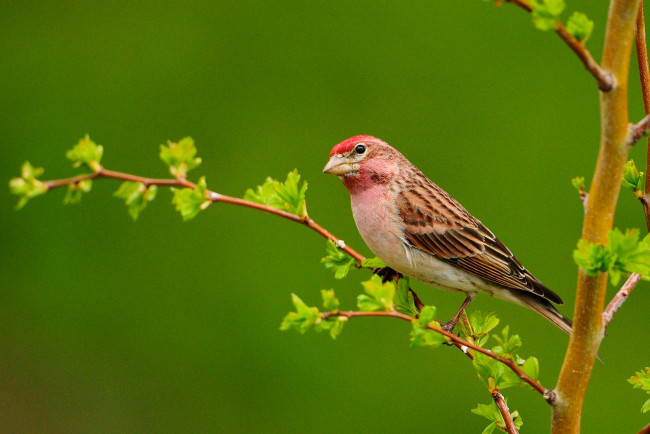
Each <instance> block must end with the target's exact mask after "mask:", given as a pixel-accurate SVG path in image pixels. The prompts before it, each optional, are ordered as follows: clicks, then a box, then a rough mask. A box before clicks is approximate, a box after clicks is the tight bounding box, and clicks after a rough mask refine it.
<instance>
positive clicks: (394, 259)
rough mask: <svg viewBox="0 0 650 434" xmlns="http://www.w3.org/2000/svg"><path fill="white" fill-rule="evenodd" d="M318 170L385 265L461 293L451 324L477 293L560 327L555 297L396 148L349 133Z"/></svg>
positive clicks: (565, 325) (564, 325) (566, 323)
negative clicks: (338, 185) (344, 198)
mask: <svg viewBox="0 0 650 434" xmlns="http://www.w3.org/2000/svg"><path fill="white" fill-rule="evenodd" d="M323 172H324V173H329V174H332V175H337V176H338V177H339V178H340V179H341V181H343V185H345V188H347V190H348V192H349V193H350V198H351V202H352V214H353V216H354V221H355V222H356V224H357V228H358V229H359V233H360V234H361V236H362V237H363V239H364V241H365V242H366V244H367V245H368V247H369V248H370V250H372V251H373V253H374V254H375V255H377V256H378V257H379V258H381V259H382V260H383V261H384V262H385V263H386V264H387V265H388V266H389V267H390V268H392V269H393V270H395V271H397V272H399V273H402V274H404V275H406V276H410V277H413V278H415V279H417V280H420V281H422V282H424V283H427V284H429V285H431V286H434V287H436V288H440V289H445V290H448V291H459V292H464V293H465V295H466V298H465V301H464V302H463V305H462V306H461V308H460V309H459V310H458V312H457V313H456V315H454V317H453V318H452V320H451V321H449V322H448V323H445V324H444V326H443V327H444V328H445V329H446V330H448V331H451V330H453V328H454V327H455V325H456V322H458V319H459V317H460V315H461V314H462V312H463V310H464V309H465V308H466V307H467V306H468V305H469V304H470V302H471V301H472V300H473V299H474V297H475V296H476V294H477V293H479V292H483V293H486V294H489V295H492V296H494V297H497V298H500V299H503V300H506V301H509V302H512V303H516V304H519V305H521V306H524V307H527V308H529V309H532V310H534V311H535V312H537V313H539V314H540V315H542V316H543V317H544V318H546V319H548V320H549V321H550V322H552V323H553V324H555V325H556V326H557V327H559V328H560V329H562V330H564V331H565V332H566V333H569V334H570V333H571V320H569V319H568V318H566V317H565V316H563V315H562V314H561V313H560V312H558V310H557V309H556V308H555V307H554V306H553V304H552V303H555V304H562V299H561V298H560V297H559V296H558V295H557V294H556V293H554V292H553V291H551V290H550V289H548V288H547V287H546V286H544V285H543V284H542V283H541V282H540V281H539V280H537V279H536V278H535V277H534V276H533V275H532V274H531V273H530V272H529V271H528V270H526V269H525V268H524V267H523V266H522V265H521V263H520V262H519V261H518V260H517V258H515V256H514V255H513V254H512V252H510V250H509V249H508V248H507V247H506V246H505V245H504V244H503V243H502V242H501V241H499V239H498V238H497V237H496V236H494V234H493V233H492V232H491V231H490V230H489V229H488V228H486V227H485V226H484V225H483V224H482V223H481V222H480V221H479V220H477V219H476V218H475V217H474V216H472V215H471V214H470V213H469V212H467V210H465V208H463V207H462V205H461V204H459V203H458V202H457V201H456V200H454V199H453V198H452V197H451V196H449V194H447V192H445V191H444V190H443V189H442V188H440V187H438V186H437V185H436V184H434V183H433V182H431V180H429V179H428V178H427V177H426V176H424V174H422V172H421V171H420V170H419V169H418V168H417V167H415V166H414V165H413V164H411V162H410V161H408V160H407V159H406V158H405V157H404V156H403V155H402V154H401V153H400V152H399V151H397V150H396V149H395V148H393V147H392V146H390V145H388V144H387V143H386V142H384V141H382V140H379V139H377V138H375V137H372V136H354V137H351V138H349V139H347V140H345V141H343V142H341V143H339V144H338V145H336V146H335V147H334V148H333V149H332V152H331V153H330V160H329V162H328V163H327V165H326V166H325V168H324V169H323Z"/></svg>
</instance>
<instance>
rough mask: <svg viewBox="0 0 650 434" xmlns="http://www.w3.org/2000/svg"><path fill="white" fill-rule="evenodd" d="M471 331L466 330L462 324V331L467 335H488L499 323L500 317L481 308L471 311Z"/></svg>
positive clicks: (468, 316)
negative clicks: (480, 309) (484, 311)
mask: <svg viewBox="0 0 650 434" xmlns="http://www.w3.org/2000/svg"><path fill="white" fill-rule="evenodd" d="M467 318H468V319H469V324H470V326H471V328H472V329H471V331H470V330H466V328H465V327H462V326H461V331H463V333H464V334H465V336H467V337H471V338H474V339H477V338H480V337H483V336H487V335H488V333H490V332H491V331H492V330H493V329H494V328H495V327H496V326H497V325H499V318H498V317H497V316H496V315H495V314H493V313H483V312H481V311H479V310H474V311H471V312H469V314H468V315H467Z"/></svg>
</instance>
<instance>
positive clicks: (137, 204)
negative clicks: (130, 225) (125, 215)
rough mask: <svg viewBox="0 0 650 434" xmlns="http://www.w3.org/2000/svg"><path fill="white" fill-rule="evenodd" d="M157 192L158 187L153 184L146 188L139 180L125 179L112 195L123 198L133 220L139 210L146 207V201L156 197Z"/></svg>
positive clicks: (138, 213)
mask: <svg viewBox="0 0 650 434" xmlns="http://www.w3.org/2000/svg"><path fill="white" fill-rule="evenodd" d="M157 192H158V187H157V186H155V185H151V186H149V187H148V188H147V186H145V185H144V184H143V183H141V182H130V181H126V182H123V183H122V185H120V188H118V189H117V191H116V192H115V193H113V196H115V197H119V198H120V199H124V203H125V204H126V206H127V207H128V210H129V215H130V216H131V218H132V219H133V220H137V219H138V217H139V216H140V212H142V210H143V209H145V208H146V206H147V203H148V202H151V201H152V200H154V199H155V198H156V193H157Z"/></svg>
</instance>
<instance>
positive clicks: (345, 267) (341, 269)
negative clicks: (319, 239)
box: [320, 240, 357, 279]
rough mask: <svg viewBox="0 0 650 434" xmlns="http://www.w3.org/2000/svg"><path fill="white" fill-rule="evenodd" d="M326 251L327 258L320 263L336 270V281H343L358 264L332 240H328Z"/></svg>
mask: <svg viewBox="0 0 650 434" xmlns="http://www.w3.org/2000/svg"><path fill="white" fill-rule="evenodd" d="M325 251H326V252H327V256H325V257H324V258H322V259H321V260H320V261H321V263H323V264H325V267H326V268H331V269H333V270H334V278H336V279H343V278H344V277H345V276H347V275H348V272H349V271H350V267H353V266H354V265H356V263H357V261H356V260H355V259H354V258H353V257H352V256H350V255H348V254H347V253H345V252H344V251H343V250H341V249H339V248H338V247H337V246H336V244H334V242H333V241H332V240H327V243H326V244H325Z"/></svg>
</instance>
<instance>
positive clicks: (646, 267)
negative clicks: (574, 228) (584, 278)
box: [573, 228, 650, 285]
mask: <svg viewBox="0 0 650 434" xmlns="http://www.w3.org/2000/svg"><path fill="white" fill-rule="evenodd" d="M607 239H608V240H609V243H608V244H607V245H606V246H603V245H602V244H594V243H590V242H588V241H586V240H584V239H581V240H580V241H578V247H577V249H576V250H574V251H573V259H574V260H575V262H576V264H577V265H578V266H579V267H582V269H584V270H585V273H587V274H588V275H590V276H595V275H596V274H598V273H599V272H609V277H610V281H611V282H612V285H617V284H618V282H619V281H620V279H621V275H622V273H639V274H648V273H650V234H648V235H646V236H645V237H644V238H643V239H639V230H638V229H628V230H627V231H625V233H623V232H621V231H620V230H619V229H618V228H615V229H614V230H611V231H609V232H608V234H607Z"/></svg>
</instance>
